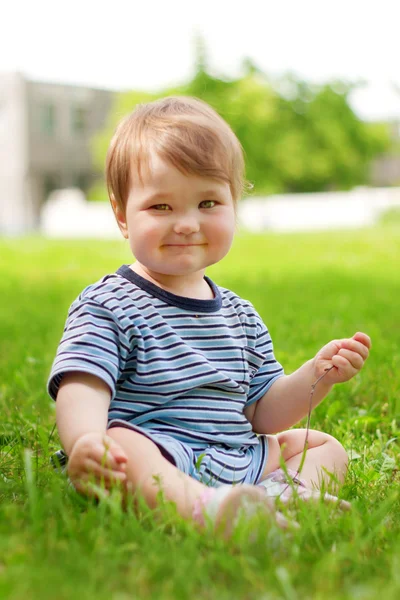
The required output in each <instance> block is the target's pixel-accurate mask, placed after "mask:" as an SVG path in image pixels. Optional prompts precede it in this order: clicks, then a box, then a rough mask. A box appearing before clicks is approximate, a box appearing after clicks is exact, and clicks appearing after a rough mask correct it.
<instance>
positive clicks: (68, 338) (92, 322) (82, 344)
mask: <svg viewBox="0 0 400 600" xmlns="http://www.w3.org/2000/svg"><path fill="white" fill-rule="evenodd" d="M124 336H125V334H124V332H123V330H122V328H121V325H120V324H119V323H118V321H117V319H116V318H115V316H114V314H113V313H112V311H111V310H109V309H108V308H107V307H105V306H103V305H101V304H99V303H98V302H96V300H93V299H91V298H86V297H83V298H82V297H81V296H80V297H79V298H78V299H77V300H75V302H74V303H73V304H72V305H71V308H70V310H69V312H68V317H67V321H66V324H65V328H64V333H63V336H62V338H61V342H60V344H59V346H58V349H57V354H56V357H55V359H54V362H53V366H52V369H51V372H50V377H49V381H48V384H47V389H48V392H49V395H50V396H51V397H52V398H53V400H55V399H56V397H57V393H58V390H59V387H60V383H61V380H62V378H63V376H64V375H65V373H68V372H72V371H79V372H83V373H90V374H91V375H95V376H96V377H98V378H99V379H102V380H103V381H104V382H105V383H106V384H107V385H108V386H109V388H110V390H111V394H112V398H113V397H114V395H115V389H116V383H117V380H118V377H119V375H120V372H121V369H122V363H123V362H124V350H123V349H124V347H126V341H125V340H124Z"/></svg>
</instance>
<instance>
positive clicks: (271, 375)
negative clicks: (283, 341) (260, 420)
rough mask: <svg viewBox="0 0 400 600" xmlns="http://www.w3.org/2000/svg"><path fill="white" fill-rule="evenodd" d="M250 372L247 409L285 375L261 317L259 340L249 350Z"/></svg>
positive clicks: (258, 330)
mask: <svg viewBox="0 0 400 600" xmlns="http://www.w3.org/2000/svg"><path fill="white" fill-rule="evenodd" d="M246 350H247V360H248V364H249V371H250V389H249V394H248V398H247V402H246V408H247V407H248V406H250V405H251V404H254V402H257V400H259V399H260V398H262V397H263V396H264V394H265V393H266V392H267V391H268V390H269V388H270V387H271V385H272V384H273V383H274V382H275V381H276V380H277V379H279V377H282V376H283V375H284V374H285V373H284V370H283V367H282V365H281V364H280V363H279V362H278V361H277V360H276V358H275V355H274V347H273V343H272V339H271V336H270V334H269V331H268V329H267V327H266V326H265V324H264V323H263V321H262V319H261V317H258V320H257V338H256V342H255V347H254V348H247V349H245V351H246Z"/></svg>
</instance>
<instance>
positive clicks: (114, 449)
mask: <svg viewBox="0 0 400 600" xmlns="http://www.w3.org/2000/svg"><path fill="white" fill-rule="evenodd" d="M103 443H104V447H105V448H106V449H107V450H108V452H109V453H110V454H111V456H112V457H113V459H114V460H115V461H116V463H117V464H118V465H120V466H122V467H125V464H126V463H127V462H128V457H127V455H126V453H125V451H124V450H123V448H121V446H120V445H119V444H117V443H116V442H115V441H114V440H113V439H112V438H111V437H109V436H108V435H105V436H104V439H103Z"/></svg>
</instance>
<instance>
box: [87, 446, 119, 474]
mask: <svg viewBox="0 0 400 600" xmlns="http://www.w3.org/2000/svg"><path fill="white" fill-rule="evenodd" d="M88 457H89V458H91V459H92V460H93V461H95V462H97V463H98V464H100V465H102V466H103V467H106V468H109V469H112V470H114V471H118V463H117V461H116V460H115V458H114V457H113V455H112V454H111V453H110V451H109V450H107V449H105V448H104V446H102V445H101V444H96V446H93V448H91V449H90V452H89V455H88Z"/></svg>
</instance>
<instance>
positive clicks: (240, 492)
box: [193, 485, 297, 537]
mask: <svg viewBox="0 0 400 600" xmlns="http://www.w3.org/2000/svg"><path fill="white" fill-rule="evenodd" d="M259 513H261V514H268V515H273V517H274V519H275V521H276V523H277V525H278V526H279V527H281V528H282V529H287V528H288V527H289V526H292V527H296V526H297V524H296V523H293V522H289V521H288V520H287V519H286V518H285V517H284V516H283V514H282V513H280V512H279V511H278V510H277V509H276V506H275V501H274V499H272V498H269V497H267V496H266V495H265V493H264V491H263V490H262V489H259V488H258V487H257V486H254V485H236V486H221V487H219V488H207V490H205V492H204V493H203V495H202V496H201V497H200V498H199V499H198V501H197V503H196V505H195V507H194V510H193V518H194V519H195V521H197V522H198V523H199V524H200V525H202V526H204V525H205V523H206V522H207V520H211V522H212V523H214V526H215V529H216V530H217V531H222V532H223V533H224V535H225V536H226V537H229V536H230V535H231V534H232V532H233V530H234V529H235V526H236V524H237V522H238V520H239V518H241V517H242V516H243V517H244V518H246V516H247V517H252V516H254V515H255V514H259Z"/></svg>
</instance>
